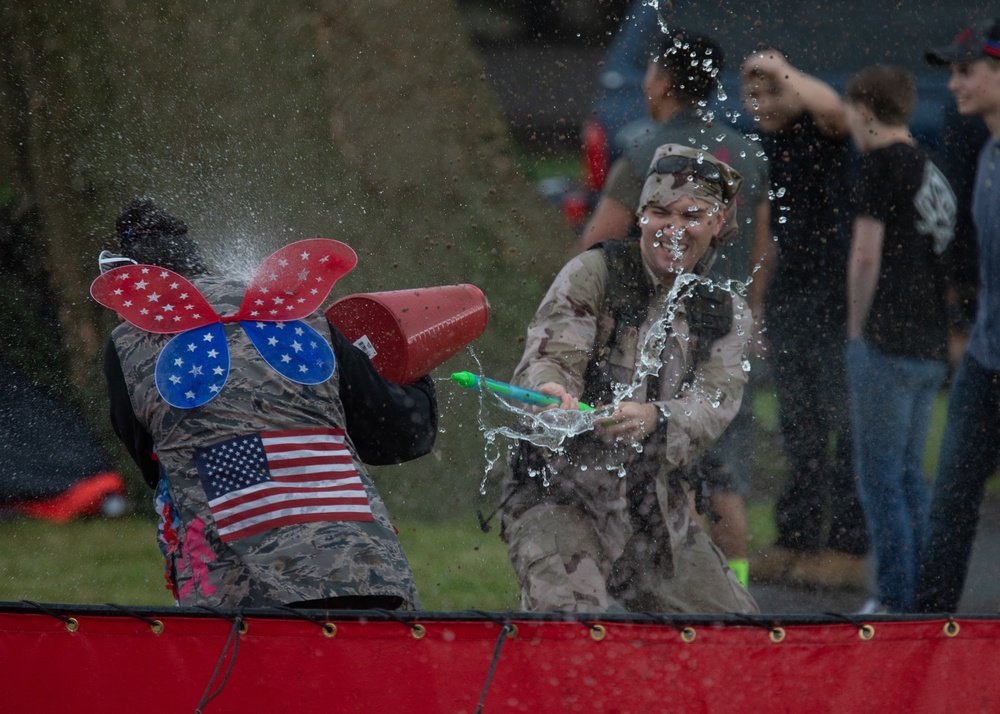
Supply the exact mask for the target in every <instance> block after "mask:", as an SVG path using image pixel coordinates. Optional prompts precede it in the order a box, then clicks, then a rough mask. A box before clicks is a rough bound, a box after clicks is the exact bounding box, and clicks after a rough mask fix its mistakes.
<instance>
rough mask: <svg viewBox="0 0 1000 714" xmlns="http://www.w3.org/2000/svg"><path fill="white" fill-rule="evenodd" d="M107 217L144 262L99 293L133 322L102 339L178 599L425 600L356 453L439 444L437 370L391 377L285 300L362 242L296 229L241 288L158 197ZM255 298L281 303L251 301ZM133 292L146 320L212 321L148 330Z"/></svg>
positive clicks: (128, 250)
mask: <svg viewBox="0 0 1000 714" xmlns="http://www.w3.org/2000/svg"><path fill="white" fill-rule="evenodd" d="M117 230H118V235H119V238H120V241H121V246H120V248H121V252H122V254H123V255H124V256H125V257H126V258H129V259H131V260H134V261H136V262H137V263H139V264H138V265H134V266H124V267H119V268H116V269H114V270H112V271H110V272H108V273H106V274H104V275H103V276H102V277H101V278H99V280H98V281H95V286H94V288H92V290H91V292H92V294H94V296H95V298H97V299H98V300H99V301H100V302H102V304H105V305H108V306H109V307H113V308H114V309H116V311H118V312H119V314H121V315H122V316H123V317H126V319H128V320H130V322H131V323H132V324H128V323H125V324H122V325H120V326H119V327H117V328H116V329H115V330H114V332H113V333H112V336H111V340H110V341H109V343H108V346H107V349H106V351H105V360H104V364H105V373H106V376H107V381H108V389H109V396H110V407H111V421H112V425H113V427H114V429H115V432H116V433H117V434H118V436H119V438H120V439H121V440H122V442H123V443H124V445H125V447H126V449H127V450H128V452H129V454H130V455H131V456H132V458H133V459H134V460H135V461H136V463H137V464H138V465H139V467H140V469H141V470H142V473H143V475H144V477H145V479H146V481H147V482H148V483H149V484H150V485H151V486H153V487H154V488H155V489H156V497H155V501H156V508H157V512H158V513H159V515H160V544H161V549H162V550H163V552H164V555H165V557H166V560H167V575H168V586H169V587H170V588H171V589H172V590H173V592H174V595H175V597H176V599H177V601H178V602H179V603H180V604H182V605H211V606H226V607H276V606H280V605H293V606H300V607H329V608H337V607H340V608H343V607H364V608H372V607H378V608H403V609H417V608H418V607H419V599H418V596H417V592H416V586H415V584H414V581H413V574H412V571H411V570H410V566H409V564H408V562H407V560H406V556H405V555H404V553H403V551H402V547H401V545H400V543H399V540H398V538H397V537H396V534H395V531H394V528H393V526H392V524H391V522H390V520H389V515H388V512H387V510H386V508H385V505H384V504H383V502H382V499H381V496H380V495H379V493H378V491H377V490H376V489H375V486H374V484H373V483H372V481H371V479H370V477H369V476H368V474H367V472H366V470H365V467H364V464H365V463H368V464H389V463H398V462H402V461H407V460H410V459H413V458H417V457H419V456H422V455H424V454H426V453H428V452H429V451H430V450H431V448H432V447H433V444H434V440H435V436H436V433H437V402H436V397H435V392H434V387H433V383H432V382H431V381H430V379H429V378H427V377H424V378H422V379H419V380H417V381H416V382H414V383H413V384H410V385H398V384H394V383H392V382H388V381H387V380H385V379H384V378H382V377H381V376H380V375H379V374H378V373H377V372H376V370H375V369H374V367H373V366H372V364H371V362H370V361H369V359H368V357H367V356H366V355H365V354H364V353H362V352H361V351H360V350H359V349H357V348H356V347H354V346H353V345H351V344H350V343H348V341H347V340H346V338H345V337H344V336H343V335H342V334H341V333H340V332H338V331H337V330H336V329H335V328H334V327H333V326H331V325H330V324H329V323H328V322H327V321H326V320H324V319H323V318H322V317H317V316H312V313H311V312H310V311H308V310H306V311H304V313H303V314H304V316H303V317H302V318H301V319H292V320H290V319H286V313H285V312H284V310H286V309H291V303H297V302H300V301H302V300H306V299H307V298H305V297H304V296H305V295H306V293H307V292H309V288H310V287H312V286H313V285H318V286H319V288H320V289H319V290H318V292H320V293H322V294H321V295H320V296H319V297H316V298H308V299H309V300H312V303H311V304H312V307H313V310H315V308H316V307H318V305H319V303H320V302H321V301H322V300H324V299H325V298H326V295H328V294H329V290H330V289H331V288H332V287H333V283H334V282H335V281H336V279H338V278H339V277H341V276H342V275H344V274H346V273H347V272H349V271H350V270H351V269H352V268H353V267H354V265H355V263H356V260H357V258H356V257H355V255H354V252H353V251H352V250H351V249H350V248H349V247H347V246H346V245H344V244H343V243H339V242H338V241H332V240H325V239H312V240H308V241H299V242H298V243H295V244H293V245H292V246H286V248H284V249H281V250H279V251H277V252H276V253H275V254H274V255H273V256H272V257H271V258H269V259H268V261H266V263H265V266H263V267H266V268H267V270H263V268H262V271H260V272H259V273H258V277H256V278H255V279H254V281H252V282H251V284H250V286H245V285H243V284H241V283H239V282H237V281H234V280H230V279H226V278H222V277H218V276H213V275H211V274H210V272H209V271H208V269H207V266H206V264H205V262H204V260H203V258H202V256H201V253H200V250H199V248H198V245H197V243H196V242H194V241H193V240H191V239H190V238H188V237H187V227H186V226H185V225H184V223H183V222H182V221H180V220H178V219H176V218H174V217H173V216H171V215H169V214H168V213H166V212H165V211H163V210H162V209H161V208H160V207H159V206H157V205H156V204H155V203H153V202H152V201H151V200H148V199H139V200H136V201H134V202H132V203H130V204H128V205H127V206H125V208H124V209H123V211H122V213H121V215H120V216H119V220H118V221H117ZM299 260H301V261H303V262H302V263H301V264H300V263H298V262H297V261H299ZM289 263H292V264H293V265H292V267H290V268H288V271H289V272H288V273H287V274H284V273H282V270H283V269H284V268H283V267H281V266H285V265H286V264H289ZM150 265H153V266H158V267H161V268H167V269H168V270H170V271H173V272H167V271H165V270H164V271H157V270H155V269H151V268H149V266H150ZM272 268H273V270H272ZM261 273H263V274H264V275H263V277H261ZM271 273H277V274H279V277H278V278H275V279H274V282H273V283H272V282H269V281H271V280H272V278H271ZM185 278H190V282H187V281H186V280H185ZM314 280H315V281H316V282H313V281H314ZM259 284H263V285H264V286H265V287H264V288H263V289H258V286H259ZM323 290H325V292H323ZM201 299H204V302H199V300H201ZM265 302H266V303H267V305H272V304H273V306H274V309H273V310H268V309H265V308H263V307H258V303H261V304H263V303H265ZM285 302H287V303H289V305H288V306H287V307H286V305H285ZM133 303H139V304H140V305H141V306H142V308H143V310H146V312H148V313H150V315H151V316H150V317H149V319H150V320H151V321H152V324H153V325H154V326H155V321H156V320H158V319H163V320H165V321H167V322H170V321H172V320H179V321H182V322H183V321H184V320H187V319H188V318H189V317H190V316H191V315H192V313H195V312H198V313H201V312H206V311H214V312H216V314H217V315H218V316H219V319H218V320H212V319H209V320H208V322H206V323H205V324H204V325H202V326H200V327H199V326H194V327H190V328H189V329H186V330H185V331H183V332H181V334H180V335H178V336H177V337H170V336H169V335H164V334H156V333H155V332H151V331H149V329H145V325H146V323H144V322H143V319H144V317H145V313H140V314H137V313H136V312H134V311H133V310H135V309H136V308H135V307H134V305H133ZM147 306H148V309H147ZM189 308H190V309H189ZM279 308H280V312H279ZM271 313H273V314H275V315H278V317H268V316H269V315H270V314H271ZM292 314H293V313H288V314H287V315H292ZM245 318H246V319H245ZM193 319H194V320H196V321H197V320H198V319H201V318H199V317H195V318H193ZM237 320H238V321H239V322H238V323H237ZM185 324H187V323H185ZM258 330H259V331H260V334H259V335H257V333H256V331H258ZM158 331H159V332H162V331H163V330H158ZM255 335H256V337H255ZM286 335H287V341H285V342H283V340H286ZM176 340H180V342H175V341H176ZM274 345H278V347H277V351H270V349H269V348H270V347H273V346H274ZM175 347H177V348H178V349H177V351H171V350H173V349H174V348H175ZM283 349H284V351H282V350H283ZM300 353H304V354H308V355H309V357H308V358H304V359H301V360H300V359H299V357H298V355H299V354H300ZM161 355H166V356H167V357H168V358H167V359H163V358H161ZM223 355H224V356H225V357H228V363H227V362H226V360H225V359H223ZM284 363H290V364H291V365H296V364H298V367H299V368H300V369H301V373H302V375H303V376H301V377H297V376H296V370H295V369H294V368H292V369H289V368H287V367H285V366H282V365H283V364H284ZM230 367H231V369H230ZM314 371H315V374H313V372H314ZM275 372H277V373H278V374H275ZM210 375H218V377H216V376H210ZM188 379H190V381H189V382H188V381H185V380H188ZM178 383H180V384H182V385H183V386H181V387H180V389H179V390H177V389H175V387H176V386H177V384H178ZM186 399H191V400H192V401H191V403H190V404H186V403H185V400H186Z"/></svg>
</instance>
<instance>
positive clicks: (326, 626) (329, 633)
mask: <svg viewBox="0 0 1000 714" xmlns="http://www.w3.org/2000/svg"><path fill="white" fill-rule="evenodd" d="M323 636H324V637H336V636H337V626H336V625H335V624H334V623H332V622H324V623H323Z"/></svg>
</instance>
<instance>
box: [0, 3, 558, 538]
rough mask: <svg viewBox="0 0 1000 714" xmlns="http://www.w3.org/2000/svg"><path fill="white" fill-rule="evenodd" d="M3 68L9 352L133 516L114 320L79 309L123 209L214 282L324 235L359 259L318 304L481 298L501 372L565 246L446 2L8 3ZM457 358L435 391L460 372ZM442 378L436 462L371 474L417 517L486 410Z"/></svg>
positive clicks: (486, 347) (2, 200)
mask: <svg viewBox="0 0 1000 714" xmlns="http://www.w3.org/2000/svg"><path fill="white" fill-rule="evenodd" d="M0 60H2V70H3V71H2V74H0V99H2V101H0V171H2V174H0V209H2V211H3V216H4V221H5V223H4V224H3V226H0V227H2V228H3V229H4V230H3V232H2V233H0V236H2V237H0V240H2V241H3V242H2V243H0V248H2V250H3V252H2V257H3V277H4V278H5V280H4V281H3V283H4V285H5V286H6V287H5V289H4V290H2V291H0V301H2V304H0V311H2V312H3V314H4V317H3V321H2V322H0V330H2V333H0V334H2V341H0V356H4V357H7V358H9V359H11V360H13V361H15V362H16V363H17V364H18V365H20V366H22V367H27V368H31V369H32V374H33V375H35V376H36V377H37V378H38V379H39V380H40V381H43V382H45V383H46V384H48V385H49V386H50V388H52V389H53V390H55V391H58V392H61V393H64V394H67V395H69V396H70V397H71V399H72V401H73V403H74V404H76V405H78V407H79V408H80V409H81V411H82V413H83V414H84V415H85V417H86V418H87V420H88V421H89V422H90V423H92V424H93V425H94V426H95V428H97V429H99V430H100V431H101V433H102V434H103V435H104V436H105V438H106V439H107V441H108V444H109V448H110V450H111V451H112V453H114V454H115V455H116V458H117V461H116V463H117V464H118V465H119V466H120V467H121V468H122V469H123V471H124V472H125V473H126V474H127V475H128V476H129V478H130V483H131V486H132V490H133V496H134V498H135V500H136V501H137V502H138V503H139V504H140V506H142V504H144V503H145V502H147V501H148V500H149V492H148V490H147V489H146V487H145V486H144V485H142V484H141V482H140V481H139V480H138V477H137V474H136V472H135V471H134V470H133V468H132V465H131V463H130V462H127V459H123V458H122V454H123V452H122V451H121V450H120V449H119V448H118V446H117V444H116V443H115V442H114V440H113V437H110V435H109V429H108V427H107V425H106V416H105V415H106V397H105V393H104V380H103V375H102V374H101V371H100V352H101V349H102V347H103V343H104V340H105V339H106V336H107V334H108V333H109V331H110V329H111V328H112V326H113V325H114V322H115V319H116V318H115V316H114V315H113V314H112V313H111V312H110V311H108V310H105V309H104V308H101V307H100V306H99V305H97V304H96V303H95V302H93V301H92V300H91V299H90V297H89V293H88V288H89V284H90V282H91V281H92V280H93V279H94V277H96V275H97V273H98V269H97V261H96V258H97V254H98V252H99V251H100V250H101V249H103V248H111V249H114V248H115V240H114V239H113V224H114V219H115V216H116V215H117V213H118V210H119V208H120V207H121V205H122V204H123V203H124V202H125V201H127V200H128V199H130V198H131V197H133V196H136V195H150V196H153V197H155V198H156V199H157V200H158V201H160V202H161V203H162V204H163V205H164V206H165V207H166V208H167V209H168V210H170V211H171V212H173V213H174V214H175V215H177V216H179V217H181V218H183V219H184V220H185V221H187V223H188V225H189V227H190V234H191V235H192V236H193V237H195V238H197V239H198V240H199V241H200V242H201V243H202V244H203V246H204V248H205V251H206V253H207V255H208V256H209V258H210V260H211V262H212V263H213V265H214V266H215V267H216V268H217V269H219V270H220V271H225V272H230V273H235V274H239V275H245V276H246V277H249V275H250V274H251V272H252V270H253V269H254V268H255V267H256V265H257V264H258V262H259V261H260V260H261V259H263V258H264V257H265V256H266V255H268V254H269V253H270V252H271V251H273V250H274V249H276V248H278V247H279V246H281V245H284V244H286V243H289V242H292V241H295V240H299V239H302V238H307V237H313V236H317V235H318V236H324V237H329V238H335V239H338V240H342V241H344V242H346V243H348V244H350V245H351V246H352V247H353V248H354V249H355V250H356V251H357V252H358V254H359V258H360V262H359V265H358V268H357V269H356V270H355V271H354V272H353V273H351V274H350V275H348V276H347V277H346V278H344V279H343V280H342V281H341V282H340V283H339V284H338V285H337V287H336V288H335V289H334V294H333V296H332V299H335V298H337V297H341V296H343V295H347V294H351V293H358V292H369V291H376V290H392V289H400V288H411V287H424V286H431V285H446V284H453V283H461V282H467V283H473V284H476V285H478V286H480V287H481V288H482V289H483V291H484V292H485V293H486V295H487V297H488V299H489V301H490V305H491V322H490V326H489V328H488V330H487V333H486V335H485V336H484V337H483V338H481V339H480V340H479V341H478V342H477V343H475V345H474V348H475V353H476V356H477V357H478V358H479V359H481V361H482V368H483V370H484V371H485V373H487V374H492V375H496V376H498V377H500V378H504V377H506V376H507V375H509V373H510V371H511V370H512V368H513V366H514V364H515V363H516V361H517V359H518V357H519V356H520V351H521V336H522V334H523V331H524V328H525V326H526V323H527V321H528V319H529V318H530V316H531V313H532V311H533V310H534V308H535V306H536V305H537V302H538V300H539V299H540V297H541V294H542V291H543V289H544V287H545V286H546V285H547V284H548V281H549V280H550V279H551V277H552V275H553V273H554V271H555V270H556V269H557V268H558V267H559V266H560V265H561V264H562V262H563V260H564V259H565V258H566V256H567V254H568V251H569V250H570V249H571V245H572V241H573V238H572V236H571V235H570V232H569V229H568V228H567V227H566V226H565V224H564V223H563V222H562V221H561V220H560V218H559V216H558V215H557V213H556V211H555V210H554V209H553V208H551V207H550V206H549V205H548V204H547V203H546V202H545V201H544V200H543V199H542V198H541V197H540V195H539V194H538V192H537V191H536V190H535V188H534V187H533V186H532V185H531V183H530V182H529V181H528V180H527V179H526V178H525V176H524V175H523V172H522V171H521V170H520V169H519V168H518V163H517V161H516V157H517V148H516V146H515V145H514V143H513V142H512V140H511V138H510V135H509V130H508V126H507V124H506V123H505V121H504V119H503V117H502V115H501V111H500V108H499V106H498V103H497V101H496V98H495V96H494V95H493V93H492V91H491V89H490V87H489V85H488V83H487V82H486V81H485V75H484V72H483V68H482V65H481V61H480V59H479V57H478V56H477V54H476V52H475V50H474V48H473V46H472V44H471V43H470V40H469V33H468V32H467V31H466V28H465V27H464V26H463V24H462V19H461V16H460V15H459V12H458V8H457V6H456V4H455V2H454V0H424V1H423V2H420V3H403V2H398V1H396V0H371V1H370V2H365V3H351V2H346V1H337V0H314V1H312V2H307V1H301V2H282V3H272V2H263V1H262V0H249V1H248V0H241V1H239V2H237V1H235V0H223V1H220V2H211V3H205V2H195V1H194V0H177V1H174V2H164V3H145V2H140V1H139V0H100V1H98V0H8V2H6V3H4V5H3V7H2V8H0ZM8 228H9V230H8ZM7 288H9V289H7ZM43 338H44V339H43ZM53 345H58V348H53ZM452 362H453V364H449V365H445V366H444V367H442V368H441V369H439V370H438V371H437V373H436V376H438V377H445V376H447V374H448V373H449V371H450V367H452V366H454V367H456V368H461V369H465V368H474V365H473V364H472V357H471V356H470V355H468V354H460V355H459V356H458V357H456V358H455V359H454V360H453V361H452ZM439 385H440V386H439V398H440V402H441V407H442V427H443V433H442V434H441V436H440V439H439V446H438V448H437V449H436V450H435V452H434V454H432V455H431V456H428V457H426V458H424V459H421V460H419V461H417V462H414V463H412V464H407V465H404V466H400V467H394V468H389V469H381V470H379V471H378V472H376V478H377V480H378V481H379V485H380V488H381V489H382V490H383V493H384V494H385V495H386V497H387V501H388V502H389V505H390V508H391V509H393V510H394V511H395V512H396V513H400V514H401V515H405V516H407V517H422V518H426V517H437V516H441V515H444V514H454V513H456V510H459V511H461V510H465V511H466V512H469V513H471V510H472V509H473V508H474V507H476V506H474V505H473V504H475V503H477V501H478V499H480V498H481V497H480V496H479V494H478V486H479V483H480V480H481V479H482V476H483V468H484V465H485V459H484V456H483V443H482V438H481V435H480V432H479V431H478V429H477V416H476V407H477V402H476V398H475V397H474V396H473V395H472V394H468V393H466V394H463V395H459V394H455V393H454V389H453V387H452V386H451V385H450V383H445V382H439Z"/></svg>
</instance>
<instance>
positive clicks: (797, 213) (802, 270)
mask: <svg viewBox="0 0 1000 714" xmlns="http://www.w3.org/2000/svg"><path fill="white" fill-rule="evenodd" d="M740 79H741V93H742V98H743V103H744V106H745V108H746V110H747V111H748V112H749V113H751V115H752V116H753V117H754V120H755V122H756V124H757V127H758V134H759V136H760V141H761V143H762V144H763V146H764V150H765V152H766V153H767V156H768V157H769V158H770V166H771V185H772V188H773V191H774V199H773V202H772V205H771V231H772V234H773V240H772V239H771V238H769V237H767V236H766V234H764V233H761V234H760V237H761V240H760V241H758V243H757V245H756V247H755V257H754V263H755V264H759V265H760V270H759V271H758V273H757V275H755V276H754V281H753V283H752V284H751V285H750V291H749V297H750V307H751V310H753V313H754V316H755V317H756V319H757V321H758V324H761V323H763V325H764V328H765V329H766V336H767V338H768V342H769V349H768V354H769V362H770V364H771V374H772V375H773V377H774V382H775V389H776V392H777V397H778V417H779V424H780V428H781V436H782V441H783V447H784V450H785V452H786V454H787V456H788V476H787V479H786V481H785V483H784V485H783V487H782V490H781V493H780V494H779V496H778V500H777V503H776V506H775V521H776V525H777V530H778V537H777V541H776V542H775V543H774V544H773V546H771V547H769V548H767V549H766V550H764V551H763V552H761V553H758V554H756V555H754V556H752V557H751V559H750V573H751V579H754V578H756V579H758V580H760V581H791V582H796V583H800V584H803V585H807V586H814V587H828V588H852V589H863V588H864V587H866V574H865V561H864V558H865V554H866V553H867V551H868V534H867V529H866V527H865V520H864V513H863V511H862V508H861V504H860V502H859V500H858V491H857V486H856V479H855V475H854V469H853V468H852V461H853V459H852V457H851V444H852V441H851V431H850V410H849V406H848V400H847V389H846V376H845V372H844V342H845V324H846V309H847V305H846V298H845V290H844V284H845V280H846V267H847V257H848V249H849V242H850V216H849V208H850V205H849V196H847V195H846V193H847V190H848V187H849V186H850V185H851V181H852V179H851V171H852V156H851V145H850V139H849V136H848V127H847V119H846V112H845V108H844V104H843V102H842V101H841V99H840V96H839V95H838V94H837V92H836V91H835V90H834V89H833V88H832V87H830V86H829V85H828V84H826V83H825V82H823V81H821V80H819V79H817V78H816V77H813V76H811V75H808V74H806V73H804V72H802V71H800V70H798V69H797V68H795V67H793V66H792V65H791V64H789V62H788V60H787V59H786V58H785V56H784V55H783V54H782V53H781V52H780V51H778V50H776V49H770V48H768V49H763V50H759V51H755V52H753V53H751V54H750V55H749V56H747V57H746V59H745V60H744V62H743V65H742V67H741V68H740Z"/></svg>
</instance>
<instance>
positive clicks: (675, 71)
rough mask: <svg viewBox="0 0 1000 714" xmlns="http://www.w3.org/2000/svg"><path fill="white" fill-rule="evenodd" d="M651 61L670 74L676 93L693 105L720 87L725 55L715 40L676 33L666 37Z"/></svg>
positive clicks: (678, 31)
mask: <svg viewBox="0 0 1000 714" xmlns="http://www.w3.org/2000/svg"><path fill="white" fill-rule="evenodd" d="M652 61H653V62H655V63H656V64H657V66H658V67H659V68H660V69H661V70H662V71H664V72H666V73H668V74H669V75H670V78H671V80H673V86H674V91H675V92H676V93H677V94H679V95H681V96H682V97H683V98H685V99H687V100H688V101H690V102H692V103H694V102H701V101H705V100H707V99H708V98H709V96H710V95H711V93H712V90H714V89H716V88H717V87H718V85H719V74H720V73H721V72H722V69H723V65H724V63H725V56H724V55H723V52H722V48H721V47H719V45H718V44H716V42H715V40H712V39H711V38H709V37H706V36H704V35H699V34H697V33H694V32H688V31H687V30H676V31H674V32H671V33H670V34H667V35H664V38H663V41H662V42H661V43H660V46H659V48H657V52H656V54H655V55H654V56H653V57H652Z"/></svg>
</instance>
